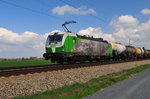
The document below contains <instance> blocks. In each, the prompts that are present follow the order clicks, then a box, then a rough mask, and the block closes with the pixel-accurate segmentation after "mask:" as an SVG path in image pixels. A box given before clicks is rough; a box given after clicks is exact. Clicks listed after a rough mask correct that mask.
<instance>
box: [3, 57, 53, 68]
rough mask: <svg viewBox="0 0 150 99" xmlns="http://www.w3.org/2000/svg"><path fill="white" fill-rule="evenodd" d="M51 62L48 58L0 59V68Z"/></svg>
mask: <svg viewBox="0 0 150 99" xmlns="http://www.w3.org/2000/svg"><path fill="white" fill-rule="evenodd" d="M47 64H52V63H51V62H50V60H44V59H43V60H42V59H41V60H18V61H0V68H3V67H20V66H33V65H47Z"/></svg>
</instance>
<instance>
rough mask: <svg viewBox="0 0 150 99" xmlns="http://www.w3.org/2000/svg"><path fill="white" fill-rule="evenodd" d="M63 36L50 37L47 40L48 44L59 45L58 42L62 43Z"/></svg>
mask: <svg viewBox="0 0 150 99" xmlns="http://www.w3.org/2000/svg"><path fill="white" fill-rule="evenodd" d="M62 38H63V34H54V35H49V36H48V38H47V43H49V44H51V43H57V42H62Z"/></svg>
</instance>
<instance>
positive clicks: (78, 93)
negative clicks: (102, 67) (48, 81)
mask: <svg viewBox="0 0 150 99" xmlns="http://www.w3.org/2000/svg"><path fill="white" fill-rule="evenodd" d="M147 68H150V65H144V66H140V67H136V68H132V69H128V70H123V71H121V72H117V73H112V74H109V75H106V76H101V77H99V78H94V79H92V80H90V81H88V82H86V83H75V84H73V85H70V86H63V87H60V88H56V89H53V90H51V91H46V92H42V93H37V94H33V95H29V96H18V97H14V99H82V98H83V97H85V96H88V95H90V94H92V93H95V92H96V91H98V90H101V89H104V88H106V87H108V86H110V85H112V84H115V83H117V82H120V81H122V80H124V79H127V78H129V77H130V76H132V75H133V74H135V73H138V72H140V71H143V70H145V69H147Z"/></svg>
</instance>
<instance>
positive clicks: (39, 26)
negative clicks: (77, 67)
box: [0, 0, 150, 33]
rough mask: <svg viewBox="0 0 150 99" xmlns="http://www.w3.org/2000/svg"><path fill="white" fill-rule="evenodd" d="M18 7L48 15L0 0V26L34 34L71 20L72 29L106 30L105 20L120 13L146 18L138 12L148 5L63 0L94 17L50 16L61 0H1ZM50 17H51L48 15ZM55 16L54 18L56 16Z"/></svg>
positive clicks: (145, 0)
mask: <svg viewBox="0 0 150 99" xmlns="http://www.w3.org/2000/svg"><path fill="white" fill-rule="evenodd" d="M4 1H7V2H11V3H14V4H17V5H20V6H22V7H26V8H30V9H33V10H37V11H40V12H44V13H47V14H49V15H50V16H46V15H43V14H39V13H34V12H31V11H28V10H25V9H22V8H18V7H15V6H12V5H10V4H5V3H3V2H0V13H1V16H0V26H1V27H3V28H7V29H9V30H12V31H14V32H17V33H23V32H24V31H33V32H37V33H46V32H49V31H51V30H55V29H62V28H61V25H60V24H62V23H63V22H64V21H68V20H75V21H77V22H78V24H76V25H71V29H72V30H73V31H75V32H77V31H79V30H80V29H84V28H87V27H89V26H92V27H99V26H100V27H102V28H103V29H104V31H109V29H110V27H109V22H110V21H111V20H112V18H114V17H116V16H120V15H125V14H130V15H133V16H135V17H137V18H138V19H140V20H141V21H146V20H147V17H143V16H142V15H141V14H140V11H141V10H142V9H144V8H149V7H150V6H149V4H150V0H64V1H65V2H68V3H69V4H72V5H73V6H74V7H80V6H86V7H87V8H92V9H94V10H95V11H96V14H93V15H94V16H97V17H99V18H100V19H102V20H103V21H102V20H100V19H97V18H95V17H93V16H91V15H89V14H88V15H73V14H65V15H61V16H60V15H54V14H52V9H53V8H55V7H56V6H64V5H66V4H65V3H63V2H61V0H4ZM51 16H53V17H54V18H53V17H51ZM56 17H57V18H56Z"/></svg>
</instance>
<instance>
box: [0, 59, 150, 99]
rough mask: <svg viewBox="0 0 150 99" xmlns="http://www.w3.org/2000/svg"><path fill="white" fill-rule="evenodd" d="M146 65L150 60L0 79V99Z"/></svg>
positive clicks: (81, 81)
mask: <svg viewBox="0 0 150 99" xmlns="http://www.w3.org/2000/svg"><path fill="white" fill-rule="evenodd" d="M144 64H150V60H143V61H134V62H127V63H119V64H108V65H101V66H92V67H84V68H75V69H66V70H60V71H52V72H42V73H35V74H27V75H19V76H10V77H0V98H1V99H7V98H11V97H13V96H18V95H29V94H32V93H37V92H43V91H46V90H51V89H53V88H57V87H61V86H64V85H70V84H73V83H75V82H79V83H83V82H87V81H89V80H90V79H92V78H97V77H99V76H102V75H106V74H110V73H113V72H119V71H122V70H125V69H130V68H134V67H137V66H140V65H144Z"/></svg>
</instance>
